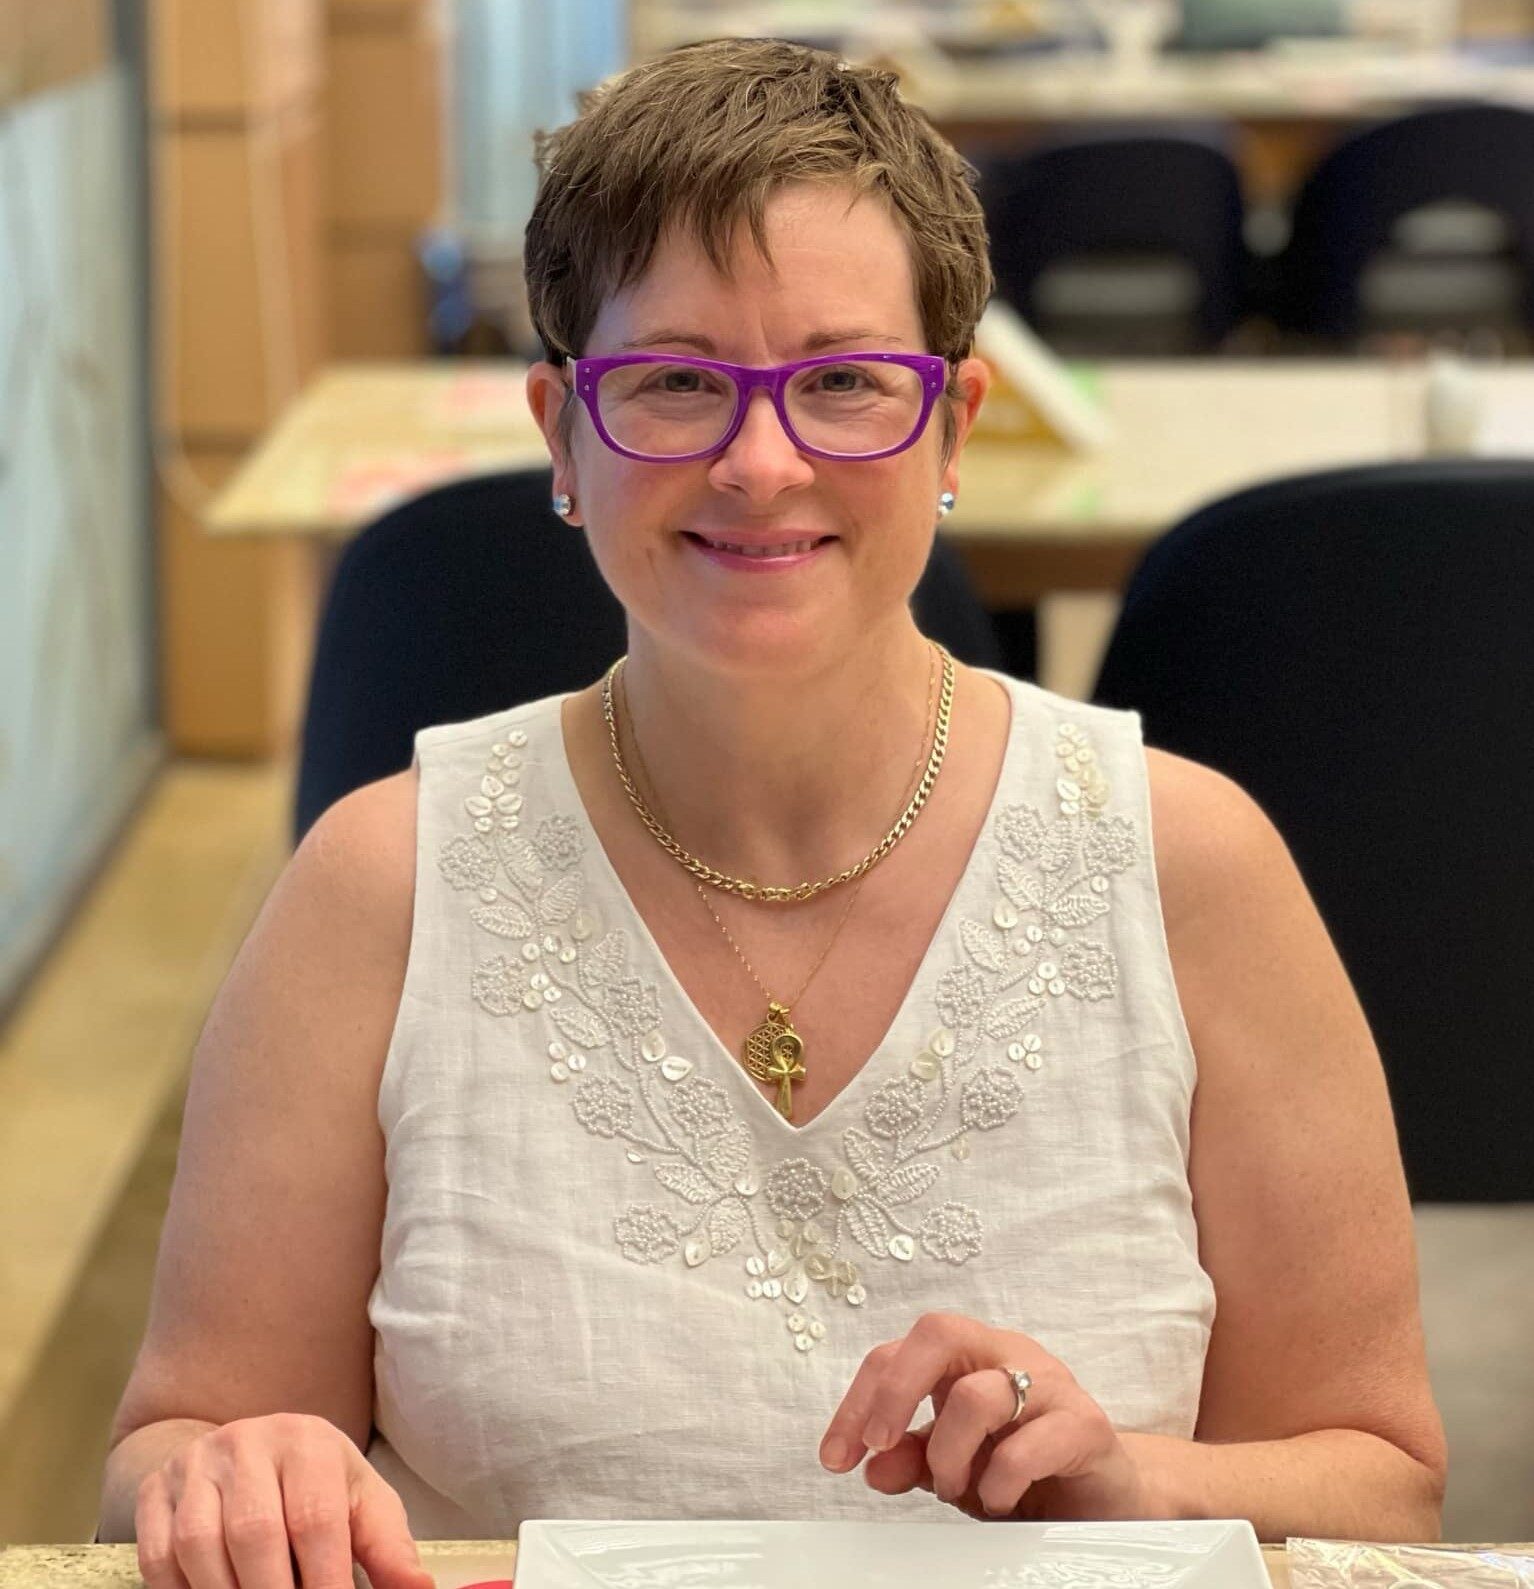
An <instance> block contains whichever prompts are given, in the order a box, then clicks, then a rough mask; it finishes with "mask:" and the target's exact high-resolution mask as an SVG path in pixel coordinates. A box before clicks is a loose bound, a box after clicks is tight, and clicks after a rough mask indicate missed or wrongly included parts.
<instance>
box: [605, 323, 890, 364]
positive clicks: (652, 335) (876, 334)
mask: <svg viewBox="0 0 1534 1589" xmlns="http://www.w3.org/2000/svg"><path fill="white" fill-rule="evenodd" d="M901 341H902V339H901V338H900V337H892V336H889V335H887V334H886V333H884V332H882V331H868V330H865V329H863V328H860V327H852V328H850V329H843V328H841V327H835V328H832V329H829V330H825V331H812V332H811V333H810V334H809V336H807V337H806V338H805V339H804V351H805V353H807V354H812V353H818V352H820V351H822V350H823V349H825V348H831V347H846V346H847V345H849V344H854V345H858V346H866V345H868V344H870V343H874V342H883V343H886V344H888V345H889V346H890V347H899V346H900V345H901ZM675 343H681V344H682V345H683V346H685V347H690V348H696V349H697V350H698V352H700V353H701V354H702V355H703V356H704V357H705V358H710V359H714V358H718V356H719V352H718V349H717V348H716V346H715V345H714V341H713V338H712V337H706V336H704V335H703V334H702V333H701V332H697V331H679V330H676V329H674V328H671V327H665V328H662V329H661V330H659V331H651V332H648V333H646V334H645V335H644V336H641V337H632V338H630V339H629V340H628V341H626V342H620V343H619V344H618V348H619V350H620V351H621V352H631V351H638V350H641V349H644V348H654V347H660V346H661V345H663V344H675Z"/></svg>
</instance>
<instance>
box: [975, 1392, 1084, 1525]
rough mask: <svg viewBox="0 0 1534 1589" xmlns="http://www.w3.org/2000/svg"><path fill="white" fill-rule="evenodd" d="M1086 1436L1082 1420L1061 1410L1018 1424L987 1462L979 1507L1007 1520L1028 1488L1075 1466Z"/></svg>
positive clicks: (981, 1477) (980, 1488)
mask: <svg viewBox="0 0 1534 1589" xmlns="http://www.w3.org/2000/svg"><path fill="white" fill-rule="evenodd" d="M1086 1435H1087V1431H1086V1428H1085V1426H1084V1424H1083V1421H1082V1420H1081V1419H1080V1418H1078V1417H1077V1416H1075V1415H1074V1414H1073V1413H1071V1412H1068V1411H1066V1410H1065V1409H1064V1408H1058V1409H1056V1410H1054V1411H1052V1412H1041V1413H1040V1414H1039V1415H1038V1416H1037V1417H1032V1418H1029V1419H1028V1421H1027V1422H1026V1423H1021V1424H1019V1425H1018V1426H1017V1428H1016V1430H1015V1431H1014V1432H1013V1433H1012V1434H1009V1435H1007V1436H1006V1437H1005V1438H1003V1439H1001V1440H998V1441H997V1442H996V1444H995V1447H994V1448H993V1449H992V1451H991V1454H990V1457H989V1458H988V1459H987V1461H986V1464H985V1471H984V1472H983V1473H982V1474H981V1475H980V1481H979V1483H978V1485H977V1486H976V1491H977V1496H978V1499H979V1502H980V1505H981V1506H982V1507H983V1508H984V1509H985V1510H986V1511H987V1512H988V1513H989V1514H990V1515H991V1516H992V1517H1010V1516H1011V1515H1012V1513H1013V1512H1015V1511H1016V1510H1017V1508H1018V1506H1019V1505H1020V1503H1021V1502H1022V1499H1023V1497H1024V1495H1026V1494H1027V1493H1028V1490H1029V1488H1030V1487H1031V1486H1033V1485H1035V1484H1037V1483H1038V1482H1039V1481H1040V1480H1041V1479H1050V1478H1054V1477H1055V1475H1056V1474H1061V1473H1069V1472H1071V1471H1072V1470H1073V1469H1074V1468H1075V1467H1076V1466H1077V1465H1078V1462H1079V1459H1080V1458H1081V1456H1082V1455H1083V1448H1084V1446H1085V1445H1086V1443H1087V1442H1086Z"/></svg>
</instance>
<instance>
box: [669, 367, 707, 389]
mask: <svg viewBox="0 0 1534 1589" xmlns="http://www.w3.org/2000/svg"><path fill="white" fill-rule="evenodd" d="M702 384H703V383H702V380H701V378H700V376H699V374H698V372H697V371H696V370H667V371H666V373H665V374H664V375H663V376H662V377H661V386H662V388H663V390H665V391H668V392H696V391H698V390H699V389H700V387H701V386H702Z"/></svg>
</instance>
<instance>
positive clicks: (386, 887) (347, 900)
mask: <svg viewBox="0 0 1534 1589" xmlns="http://www.w3.org/2000/svg"><path fill="white" fill-rule="evenodd" d="M417 784H418V780H417V777H416V772H415V769H414V768H413V767H411V768H407V769H406V770H405V771H404V772H399V773H395V774H393V775H392V776H391V777H388V778H380V779H378V781H377V782H376V783H370V784H364V785H363V786H362V788H360V789H356V790H353V792H352V793H351V794H349V795H345V796H343V798H341V799H340V800H338V801H336V803H335V804H334V805H333V806H331V807H330V808H329V809H328V810H327V811H325V812H324V814H323V815H322V816H321V817H320V818H319V820H318V821H317V822H316V823H315V824H314V826H313V827H312V828H310V829H309V831H308V833H307V834H305V836H304V840H303V843H302V844H300V845H299V847H298V850H297V852H296V853H295V855H294V857H293V860H292V862H291V863H290V865H289V872H290V873H293V874H297V877H298V880H299V881H300V882H301V883H302V884H303V886H304V887H306V888H309V889H313V890H315V891H316V892H317V894H318V895H319V897H320V900H321V901H322V902H323V901H327V900H328V901H329V902H330V903H331V904H332V905H333V906H334V907H335V908H337V909H339V910H349V909H353V908H355V907H357V906H359V905H364V906H367V907H369V908H370V909H376V908H379V907H381V908H382V909H383V910H384V912H385V924H386V925H388V926H392V927H396V928H397V927H398V926H399V924H400V921H401V920H403V923H404V925H405V928H406V931H407V932H408V929H409V922H410V915H411V910H412V908H413V903H414V898H415V848H416V801H417V792H418V791H417Z"/></svg>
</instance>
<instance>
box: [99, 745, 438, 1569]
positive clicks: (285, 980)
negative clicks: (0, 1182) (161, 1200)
mask: <svg viewBox="0 0 1534 1589" xmlns="http://www.w3.org/2000/svg"><path fill="white" fill-rule="evenodd" d="M414 828H415V783H414V776H413V774H402V775H400V776H399V777H397V778H392V779H386V780H384V781H382V782H381V783H378V784H374V785H371V786H369V787H368V788H367V789H364V790H359V791H358V792H357V793H356V794H354V795H352V796H350V797H348V799H346V800H344V801H342V802H341V803H340V804H339V805H338V806H336V807H335V808H334V809H333V810H332V811H330V812H329V813H327V815H326V816H325V817H324V818H322V819H321V821H320V822H319V823H318V824H317V825H316V827H315V828H314V829H313V831H312V832H311V833H310V834H309V836H308V837H307V838H306V839H305V841H304V843H303V845H302V847H301V848H300V849H299V851H298V853H297V854H296V855H295V856H294V858H293V860H292V861H291V862H290V863H289V865H288V867H287V869H286V870H285V871H284V873H283V875H282V877H281V878H280V879H279V881H278V883H277V885H276V887H275V889H274V890H273V892H272V895H271V897H270V898H269V899H268V901H267V903H266V905H265V907H264V909H263V910H262V912H261V915H260V917H259V919H258V920H257V922H256V925H255V927H254V928H253V929H252V931H251V934H250V936H249V938H248V939H247V940H246V943H245V945H244V947H243V948H242V949H241V951H240V954H239V956H238V957H237V959H236V961H235V964H234V967H233V969H232V970H231V972H230V974H229V977H228V979H227V980H226V982H225V983H224V986H223V988H222V989H221V991H220V993H219V995H218V998H217V1000H216V1001H215V1003H214V1006H213V1010H212V1013H211V1014H210V1016H209V1018H208V1022H207V1025H206V1027H205V1029H204V1031H203V1034H202V1037H201V1040H200V1042H199V1044H198V1048H197V1053H196V1056H195V1060H194V1063H193V1071H192V1082H191V1088H190V1092H189V1095H188V1100H187V1111H186V1120H185V1126H184V1129H183V1136H182V1142H181V1150H180V1157H179V1160H178V1164H177V1171H176V1180H175V1186H174V1189H173V1191H172V1194H171V1204H170V1210H169V1213H168V1215H167V1218H166V1223H165V1228H164V1232H163V1234H162V1237H161V1244H160V1253H159V1260H158V1265H157V1268H156V1273H155V1282H154V1293H153V1298H152V1302H151V1308H150V1318H149V1325H148V1329H147V1332H146V1335H145V1339H144V1342H143V1345H142V1347H141V1349H140V1352H139V1356H138V1360H137V1362H136V1364H135V1366H134V1369H133V1373H132V1375H131V1377H130V1379H129V1382H128V1386H127V1389H126V1390H125V1392H124V1394H123V1399H122V1403H121V1405H120V1406H119V1408H118V1411H117V1416H116V1419H115V1421H114V1425H113V1432H112V1450H111V1454H110V1456H109V1457H108V1461H107V1467H106V1473H105V1479H104V1487H103V1495H102V1518H101V1537H102V1538H103V1539H131V1538H133V1536H134V1512H135V1504H136V1499H137V1496H138V1492H139V1488H140V1485H141V1483H142V1482H143V1480H144V1479H145V1477H146V1476H147V1475H149V1474H151V1473H153V1472H155V1471H156V1470H157V1469H159V1468H160V1467H162V1466H163V1464H164V1463H165V1462H166V1461H167V1459H169V1458H170V1457H171V1456H172V1455H173V1454H174V1453H175V1452H176V1451H177V1450H179V1449H181V1448H183V1447H185V1446H186V1445H187V1443H188V1442H189V1441H192V1440H194V1439H196V1437H197V1436H199V1435H202V1434H205V1433H206V1432H207V1431H209V1430H210V1429H213V1428H218V1427H221V1426H224V1425H228V1424H231V1423H234V1422H236V1421H237V1420H242V1419H249V1418H253V1417H259V1416H261V1415H265V1414H273V1413H300V1414H310V1415H313V1416H314V1417H317V1418H320V1419H324V1420H326V1421H327V1422H328V1423H329V1424H332V1425H334V1427H335V1428H336V1429H338V1430H340V1431H341V1432H342V1433H343V1434H344V1435H346V1436H347V1437H348V1438H349V1439H350V1440H351V1441H352V1442H353V1443H354V1444H355V1446H356V1447H357V1448H358V1449H359V1450H360V1449H364V1448H365V1447H366V1444H367V1439H368V1434H369V1431H370V1427H371V1409H372V1335H371V1330H370V1327H369V1323H368V1318H367V1298H368V1294H369V1291H370V1290H371V1287H372V1284H373V1280H374V1278H375V1275H376V1273H377V1268H378V1254H379V1241H380V1231H381V1225H382V1217H383V1207H384V1178H383V1145H382V1141H381V1135H380V1132H379V1129H378V1124H377V1102H376V1100H377V1091H378V1083H379V1076H380V1073H381V1070H382V1065H383V1060H384V1056H385V1053H386V1051H387V1047H388V1042H389V1036H390V1032H391V1030H392V1027H393V1022H394V1018H395V1013H396V1010H397V1007H398V1002H399V993H400V987H401V984H402V981H403V975H404V968H405V963H406V959H407V956H408V952H409V942H410V915H411V906H412V900H413V892H414V871H415V865H414Z"/></svg>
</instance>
